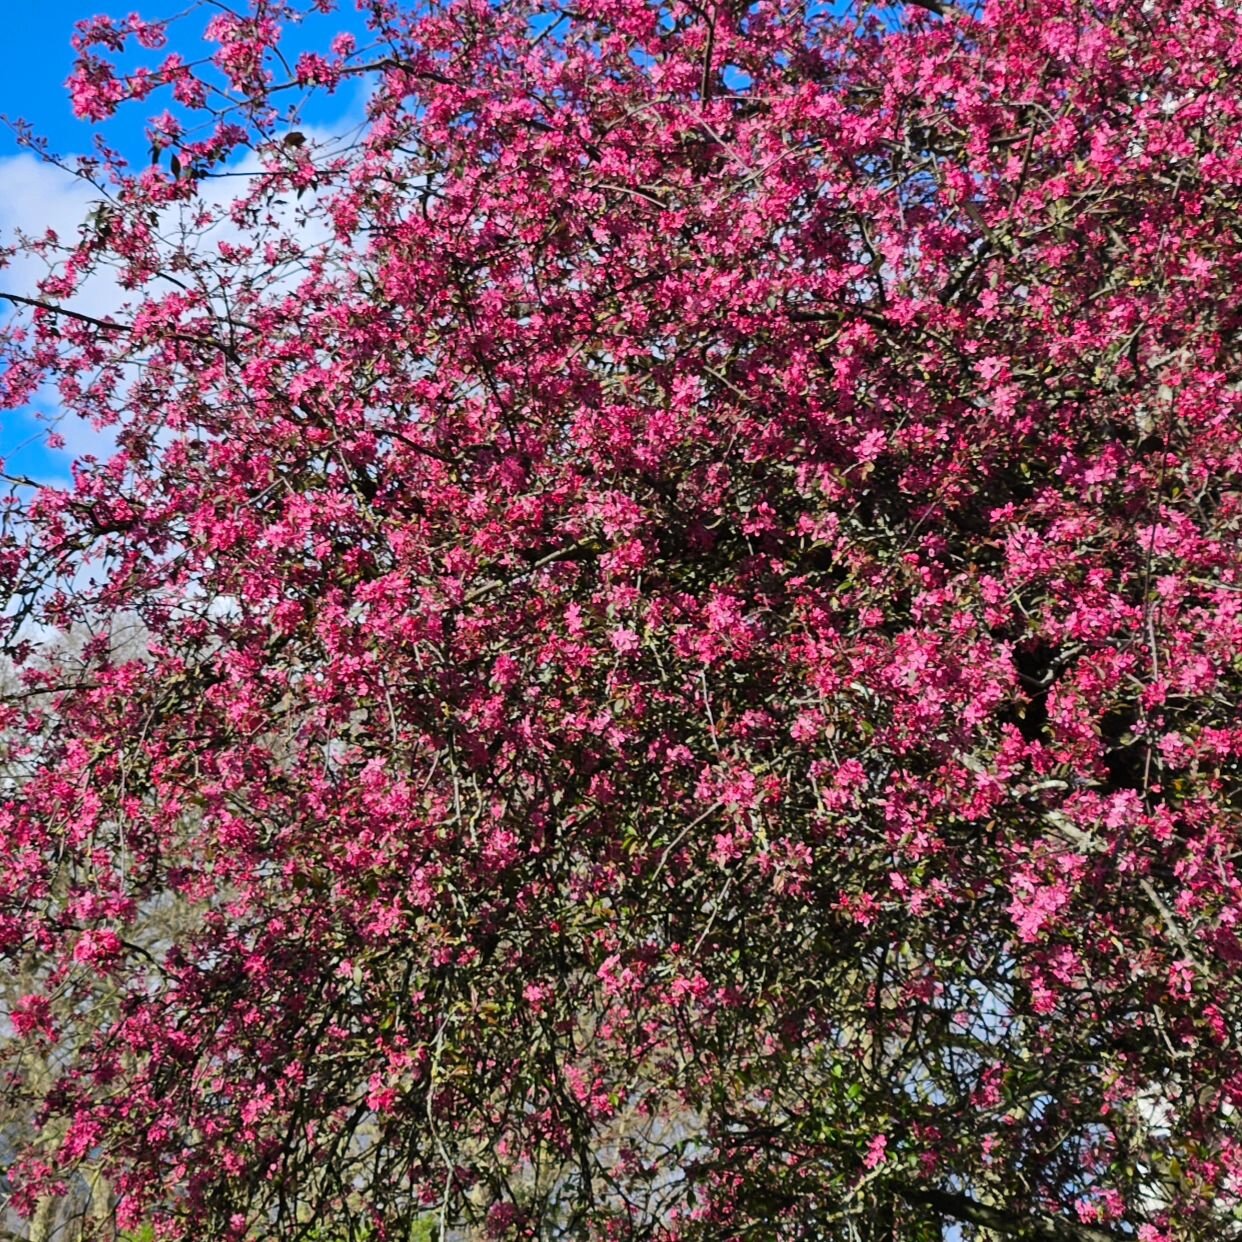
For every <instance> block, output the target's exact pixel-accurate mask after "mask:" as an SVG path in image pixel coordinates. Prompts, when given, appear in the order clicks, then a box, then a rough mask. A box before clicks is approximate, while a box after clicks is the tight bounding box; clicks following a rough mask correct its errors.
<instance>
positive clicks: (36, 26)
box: [0, 0, 366, 481]
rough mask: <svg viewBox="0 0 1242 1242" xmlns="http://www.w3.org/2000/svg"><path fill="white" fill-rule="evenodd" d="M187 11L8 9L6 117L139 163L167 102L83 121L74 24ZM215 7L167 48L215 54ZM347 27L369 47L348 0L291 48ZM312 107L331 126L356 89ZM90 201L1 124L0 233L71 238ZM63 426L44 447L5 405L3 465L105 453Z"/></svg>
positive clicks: (58, 3) (179, 31) (2, 111)
mask: <svg viewBox="0 0 1242 1242" xmlns="http://www.w3.org/2000/svg"><path fill="white" fill-rule="evenodd" d="M189 7H190V6H189V4H188V3H187V2H186V0H153V2H151V3H145V4H144V3H142V0H115V2H114V0H24V2H22V3H17V4H13V5H12V6H9V8H8V10H7V11H6V13H5V36H6V37H5V40H4V42H3V44H2V45H0V115H3V116H4V117H6V118H8V119H9V120H10V121H15V120H17V119H19V118H20V119H22V120H24V121H28V122H29V123H30V124H31V126H32V128H33V130H34V132H35V133H37V134H39V135H41V136H43V137H45V138H46V139H47V140H48V145H49V148H50V150H51V151H53V152H54V153H56V154H58V155H62V156H69V157H72V156H75V155H80V154H86V153H88V152H89V151H90V150H91V146H92V134H93V132H94V131H95V129H96V128H100V129H101V132H102V133H103V134H104V135H105V137H106V139H107V141H108V143H109V145H110V146H112V147H113V148H114V149H116V150H119V151H120V152H121V153H122V154H123V155H125V156H126V158H128V159H130V160H131V161H132V162H134V163H136V164H142V163H143V162H145V161H146V160H147V159H148V158H149V148H148V146H147V142H146V137H145V133H144V128H145V123H146V120H147V118H148V117H149V116H151V115H154V114H156V113H158V112H160V111H162V110H163V108H164V106H165V99H164V98H163V95H162V93H157V94H156V95H155V96H153V97H152V98H151V99H150V100H148V101H146V103H145V104H129V105H126V106H124V107H122V108H121V109H120V110H119V112H118V114H117V116H116V118H115V119H113V120H111V121H109V122H108V123H107V124H106V125H105V126H103V127H97V126H94V125H92V124H90V123H88V122H83V121H79V120H77V119H76V118H75V117H74V115H73V111H72V108H71V107H70V103H69V95H68V92H67V91H66V89H65V85H64V83H65V79H66V78H67V77H68V76H69V74H70V73H71V72H72V70H73V62H74V56H75V53H74V50H73V47H72V46H71V43H70V40H71V38H72V36H73V33H74V25H75V23H76V22H79V21H82V20H83V19H86V18H90V17H95V16H97V15H99V14H101V13H107V14H108V15H110V16H112V17H114V18H123V17H125V16H126V15H127V14H128V13H131V12H133V11H135V10H137V11H138V12H140V13H141V14H142V16H143V17H145V18H148V19H159V18H163V17H167V16H170V15H172V14H175V13H183V12H185V11H186V10H187V9H188V8H189ZM239 7H241V6H239ZM211 12H212V10H211V9H210V8H208V7H206V6H204V7H202V8H200V9H198V10H197V11H193V12H191V13H190V14H189V16H188V18H186V19H185V20H182V21H179V22H176V23H174V24H172V25H171V26H170V28H169V50H176V51H179V52H181V53H182V55H184V56H185V57H186V59H187V60H188V59H194V58H197V57H199V56H202V55H203V54H205V53H207V52H209V51H210V46H209V45H206V44H203V43H202V42H201V41H200V39H201V34H202V30H203V27H204V26H205V25H206V22H207V20H208V18H209V16H210V14H211ZM342 30H351V31H353V32H354V33H355V34H356V35H357V36H358V38H359V43H360V45H362V44H365V42H366V34H365V30H364V29H363V27H362V22H361V19H360V17H359V15H358V14H357V12H356V11H355V9H354V3H353V0H343V3H341V4H340V7H339V10H338V12H336V13H334V14H332V15H330V16H327V17H322V16H320V17H315V18H313V19H312V20H311V21H309V22H308V23H307V24H306V25H305V26H303V27H302V28H298V29H294V30H291V31H290V32H289V38H288V40H287V43H286V45H285V47H286V52H287V53H288V52H293V53H294V54H296V53H297V52H299V51H303V50H307V49H310V48H314V49H316V50H320V49H322V50H326V48H327V44H328V43H329V41H330V40H331V38H332V36H333V35H335V34H337V33H338V32H340V31H342ZM164 54H165V53H163V52H156V53H152V52H147V53H143V54H142V55H143V56H144V57H145V58H146V63H152V62H153V61H154V60H156V59H157V58H159V57H162V56H163V55H164ZM312 107H313V111H311V112H310V113H308V114H305V115H304V116H303V118H302V119H303V121H304V122H305V123H307V124H310V125H322V126H327V127H332V123H333V122H334V121H336V120H338V119H339V118H340V117H342V116H343V115H345V114H347V113H349V112H351V111H354V112H356V111H357V108H358V92H357V88H356V87H354V88H350V89H345V90H343V91H342V93H341V94H340V95H339V96H337V97H325V96H322V95H319V96H316V97H315V98H314V100H313V104H312ZM89 198H90V192H89V189H88V188H87V187H85V186H83V185H82V184H81V183H78V182H75V181H74V179H73V178H71V177H69V176H67V175H66V174H64V173H62V172H60V171H58V170H56V169H53V168H50V167H47V166H43V167H40V166H39V165H38V163H37V161H36V160H35V159H34V158H33V157H32V156H31V155H30V154H29V153H28V152H23V150H22V148H21V146H20V145H19V144H18V142H17V141H16V138H15V135H14V133H13V131H12V129H11V128H10V127H9V126H7V125H4V126H0V238H7V237H8V236H9V235H10V234H11V232H12V230H13V229H14V228H15V227H20V228H25V229H27V230H31V231H40V232H41V231H42V230H43V229H44V228H46V227H47V226H48V225H49V224H51V225H52V226H53V227H56V228H57V229H58V230H59V231H61V232H62V234H64V235H66V236H72V234H73V229H74V227H75V225H76V224H77V223H78V222H80V221H81V220H82V219H84V218H85V216H86V214H87V212H88V210H89V208H88V206H87V203H88V200H89ZM29 281H30V277H29V274H28V273H23V272H21V271H19V270H12V269H10V270H0V290H5V291H9V292H14V293H23V292H25V293H29V292H32V290H31V289H30V288H29V287H27V286H28V285H29ZM11 313H12V312H11V310H10V309H9V308H8V307H7V305H4V304H0V321H3V320H4V319H7V318H8V317H9V315H10V314H11ZM38 408H39V407H38V406H36V409H38ZM44 409H45V410H46V407H44ZM60 430H61V431H62V432H64V433H65V434H66V436H67V437H68V440H69V445H68V450H67V451H59V452H58V451H54V450H50V449H49V448H47V446H46V445H45V444H44V443H43V438H44V433H45V428H44V427H43V426H42V424H41V423H40V422H39V421H38V419H37V418H36V417H35V411H34V410H27V411H9V410H5V411H0V459H3V460H4V462H5V463H6V464H5V466H4V469H5V470H6V471H7V472H9V473H13V474H24V475H29V476H32V477H34V478H37V479H40V480H47V481H52V480H64V479H67V477H68V468H69V463H70V460H71V458H72V456H73V454H74V453H75V452H79V453H80V452H87V451H90V450H91V449H92V448H100V449H101V450H104V449H106V445H104V444H100V443H97V441H96V439H95V438H92V436H91V435H90V433H89V432H83V431H81V430H80V429H74V428H71V427H68V426H65V427H62V428H60Z"/></svg>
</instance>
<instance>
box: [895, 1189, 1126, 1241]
mask: <svg viewBox="0 0 1242 1242" xmlns="http://www.w3.org/2000/svg"><path fill="white" fill-rule="evenodd" d="M895 1189H896V1191H897V1193H898V1194H899V1195H901V1197H902V1198H903V1199H905V1200H906V1202H907V1203H917V1204H923V1205H924V1206H926V1207H930V1208H935V1210H936V1211H937V1212H942V1213H944V1215H946V1216H952V1217H953V1218H954V1219H955V1220H961V1221H966V1222H967V1223H968V1224H971V1225H981V1226H982V1227H983V1228H985V1229H995V1230H996V1231H997V1232H998V1233H1003V1234H1006V1235H1007V1236H1009V1237H1011V1238H1022V1239H1025V1240H1026V1242H1125V1240H1126V1239H1127V1238H1128V1235H1126V1234H1122V1233H1116V1232H1114V1231H1113V1230H1111V1229H1097V1228H1095V1226H1093V1225H1084V1224H1081V1223H1079V1222H1078V1221H1072V1220H1066V1219H1065V1218H1063V1217H1056V1216H1027V1215H1025V1214H1024V1213H1018V1212H1011V1211H1007V1210H1005V1209H1004V1208H997V1207H992V1206H991V1205H990V1204H987V1203H980V1202H979V1201H978V1200H977V1199H972V1198H971V1197H970V1196H969V1195H959V1194H953V1193H951V1192H950V1191H947V1190H936V1189H934V1188H932V1187H930V1186H909V1185H900V1184H899V1185H897V1186H896V1187H895Z"/></svg>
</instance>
